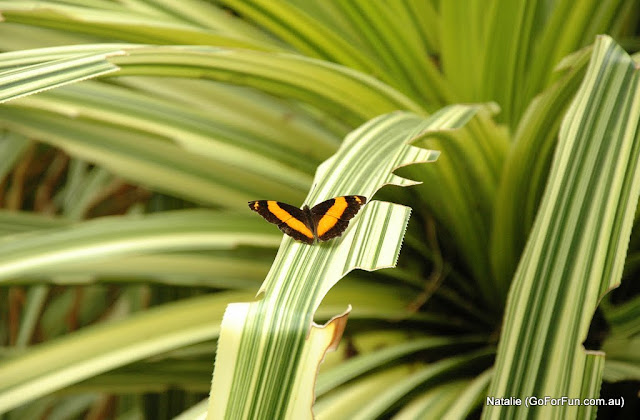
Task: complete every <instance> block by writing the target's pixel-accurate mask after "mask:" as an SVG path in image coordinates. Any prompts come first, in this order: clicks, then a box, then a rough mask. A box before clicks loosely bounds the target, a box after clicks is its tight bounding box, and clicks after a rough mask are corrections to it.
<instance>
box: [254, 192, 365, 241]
mask: <svg viewBox="0 0 640 420" xmlns="http://www.w3.org/2000/svg"><path fill="white" fill-rule="evenodd" d="M366 202H367V198H366V197H363V196H361V195H346V196H341V197H335V198H332V199H330V200H326V201H323V202H322V203H320V204H317V205H315V206H313V207H311V208H309V206H307V205H305V206H304V207H303V208H302V209H299V208H297V207H295V206H292V205H290V204H286V203H281V202H279V201H273V200H256V201H249V208H250V209H251V210H253V211H255V212H257V213H258V214H260V215H261V216H262V217H264V218H265V220H266V221H267V222H270V223H273V224H276V225H278V228H279V229H280V230H281V231H283V232H284V233H286V234H287V235H289V236H291V237H292V238H293V239H295V240H297V241H301V242H304V243H307V244H309V245H311V244H313V243H314V242H315V241H316V240H318V241H328V240H329V239H332V238H335V237H338V236H340V235H342V233H343V232H344V231H345V229H346V228H347V226H348V225H349V220H351V219H352V218H353V217H354V216H355V215H356V214H357V213H358V211H359V210H360V208H361V207H362V206H363V205H364V204H365V203H366Z"/></svg>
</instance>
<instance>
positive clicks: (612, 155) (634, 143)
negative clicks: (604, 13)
mask: <svg viewBox="0 0 640 420" xmlns="http://www.w3.org/2000/svg"><path fill="white" fill-rule="evenodd" d="M639 79H640V77H639V72H638V69H637V67H636V65H635V63H634V62H633V61H632V60H631V58H630V57H629V56H628V55H627V54H626V53H625V52H624V51H623V50H622V49H621V48H620V47H619V46H617V45H616V44H615V43H614V42H613V41H612V40H611V39H610V38H608V37H604V36H602V37H599V38H598V39H597V40H596V43H595V45H594V49H593V54H592V57H591V62H590V64H589V68H588V69H587V74H586V76H585V79H584V81H583V83H582V86H581V87H580V89H579V90H578V93H577V95H576V97H575V98H574V101H573V103H572V104H571V106H570V108H569V110H568V112H567V114H566V116H565V119H564V121H563V124H562V127H561V129H560V137H559V143H558V149H557V151H556V155H555V158H554V161H553V164H552V168H551V173H550V175H549V184H548V185H547V189H546V191H545V195H544V197H543V199H542V204H541V206H540V210H539V212H538V216H537V218H536V222H535V224H534V226H533V231H532V233H531V236H530V238H529V241H528V242H527V246H526V248H525V251H524V254H523V256H522V258H521V260H520V264H519V266H518V270H517V272H516V275H515V278H514V280H513V284H512V287H511V290H510V292H509V298H508V301H507V309H506V314H505V325H504V327H503V331H502V335H501V340H500V345H499V347H498V358H497V361H496V366H495V376H494V378H493V381H492V384H491V387H490V390H489V395H490V396H493V397H510V396H513V397H518V398H522V399H523V401H524V398H526V397H528V396H538V397H544V396H550V397H554V398H555V397H561V396H566V397H569V398H587V397H588V398H597V397H598V392H599V388H600V381H601V376H602V367H603V365H604V357H603V356H604V355H603V354H602V353H595V354H594V353H588V352H585V350H584V348H583V347H582V342H583V341H584V340H585V338H586V335H587V330H588V328H589V324H590V322H591V318H592V316H593V313H594V310H595V308H596V306H597V304H598V301H599V300H600V298H601V297H602V296H603V295H604V294H605V293H606V292H607V291H608V290H609V289H611V288H612V287H615V286H616V285H617V284H618V283H619V281H620V276H621V275H622V268H623V263H624V259H625V254H626V251H627V244H628V240H629V235H630V233H631V226H632V223H633V217H634V213H635V209H636V204H637V201H638V193H639V192H640V173H639V170H640V168H639V163H640V162H639V160H640V136H638V132H639V127H638V124H639V121H640V85H639V83H638V82H639ZM518 410H523V408H520V407H517V406H487V407H486V408H485V411H484V413H483V415H484V418H513V417H514V416H518V415H519V414H518V413H521V411H518ZM527 413H528V414H527V415H528V417H531V418H545V419H547V418H586V417H589V416H591V415H593V414H594V413H595V408H594V407H587V406H560V405H556V406H553V405H546V406H536V407H530V408H528V411H527Z"/></svg>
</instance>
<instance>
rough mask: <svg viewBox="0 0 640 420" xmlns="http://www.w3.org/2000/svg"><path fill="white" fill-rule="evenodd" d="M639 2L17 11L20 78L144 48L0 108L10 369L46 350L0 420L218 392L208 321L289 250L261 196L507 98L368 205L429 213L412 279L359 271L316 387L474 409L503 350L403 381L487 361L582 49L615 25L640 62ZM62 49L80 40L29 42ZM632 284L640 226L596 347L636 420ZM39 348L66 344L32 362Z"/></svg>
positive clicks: (295, 189)
mask: <svg viewBox="0 0 640 420" xmlns="http://www.w3.org/2000/svg"><path fill="white" fill-rule="evenodd" d="M639 7H640V6H639V4H638V2H637V1H632V0H614V1H608V2H595V1H586V0H579V1H563V0H557V1H545V2H543V1H540V2H511V1H500V0H493V1H457V0H456V1H438V0H403V1H397V2H395V1H394V2H382V1H368V0H352V1H327V2H325V1H306V0H250V1H243V0H222V1H214V0H211V1H206V0H187V1H180V2H174V1H163V0H146V1H143V0H120V1H107V0H89V1H74V0H69V1H40V2H31V1H4V0H2V1H0V13H1V15H2V18H3V21H2V22H0V50H1V51H3V52H16V54H18V53H17V52H22V55H13V56H12V55H5V59H4V60H2V62H0V64H1V65H2V69H3V70H7V71H8V70H11V69H15V68H18V67H20V66H26V65H29V64H35V63H42V62H45V61H47V60H53V59H56V58H63V57H66V56H68V55H70V54H72V53H73V54H80V53H86V54H91V53H100V52H103V53H105V54H108V53H110V52H121V51H126V54H124V55H118V54H116V55H112V56H110V57H109V61H110V62H111V63H113V64H115V65H117V66H119V67H120V70H118V71H115V72H112V73H108V74H105V75H104V76H102V77H100V78H98V79H93V80H90V81H89V80H88V81H83V82H81V83H76V84H70V85H67V86H63V87H60V88H56V89H52V90H48V91H45V92H42V93H38V94H35V95H30V96H25V97H24V98H20V99H16V100H13V101H9V102H7V103H5V104H3V105H2V106H0V127H1V129H2V131H1V132H0V180H1V183H0V203H1V206H2V211H1V212H0V234H2V237H1V238H0V253H1V254H0V282H1V283H0V314H1V318H0V342H1V343H2V347H0V352H1V353H0V355H1V357H2V359H3V360H4V362H3V363H4V367H5V368H6V369H11V361H12V360H16V358H20V357H23V356H25V355H26V354H29V353H32V354H34V356H33V359H28V361H29V363H31V365H29V364H24V365H22V366H33V371H32V372H30V373H29V374H25V377H24V378H22V379H21V380H24V381H25V383H29V384H32V385H33V388H35V389H36V390H35V391H33V390H32V391H30V394H29V395H28V396H26V397H25V400H24V401H21V405H20V407H17V408H16V407H14V405H13V404H12V403H11V402H10V401H9V402H7V401H4V403H5V404H6V405H4V406H3V407H5V408H11V410H10V411H8V412H7V413H5V414H3V415H2V417H3V418H6V419H25V418H29V419H31V418H33V419H38V418H42V419H44V418H46V419H67V418H88V419H100V418H118V419H121V418H122V419H125V418H132V419H133V418H148V419H163V418H172V417H173V416H175V415H178V414H180V413H181V412H183V411H184V410H186V409H188V408H189V407H191V406H193V405H194V404H196V403H198V402H200V401H201V400H203V399H204V398H206V396H207V392H208V390H209V386H210V381H211V371H212V362H213V360H214V355H215V349H216V337H217V332H218V331H217V330H216V327H215V326H211V325H210V324H211V323H212V322H214V323H215V322H219V320H220V319H221V315H222V312H223V311H224V308H225V307H226V305H227V304H228V303H231V302H236V301H248V300H251V299H252V298H253V295H254V294H255V291H257V289H258V288H259V285H260V283H261V281H262V280H263V279H264V277H265V275H266V273H267V271H268V269H269V266H270V262H271V261H272V260H273V257H274V255H275V252H276V249H277V246H278V244H279V242H280V237H281V235H280V232H279V231H277V230H276V229H273V228H272V227H271V226H268V225H267V224H266V223H264V222H263V221H261V220H259V219H258V218H257V217H255V215H252V214H249V213H250V212H249V211H248V209H246V207H245V206H246V204H245V203H246V201H248V200H253V199H277V200H280V201H286V202H289V203H292V204H302V201H303V200H304V197H305V195H306V192H307V191H308V190H309V188H310V187H311V183H312V180H313V175H314V171H315V168H316V167H317V166H318V165H319V164H320V163H321V162H322V161H323V160H325V159H326V158H328V157H329V156H331V155H332V154H333V152H335V150H336V149H337V147H338V146H339V144H340V142H341V141H342V139H343V137H344V136H345V135H346V134H347V133H349V132H350V131H352V130H353V129H355V128H356V127H358V126H359V125H361V124H363V123H364V122H366V121H368V120H369V119H371V118H373V117H375V116H377V115H380V114H383V113H386V112H391V111H394V110H397V109H402V110H410V111H413V112H415V113H418V114H421V115H429V114H431V113H433V112H435V111H437V110H438V109H440V108H442V107H443V106H445V105H447V104H453V103H466V102H492V103H494V104H496V105H497V107H495V109H496V113H495V114H493V115H489V113H482V114H481V115H479V116H478V117H477V118H475V119H474V120H472V121H471V122H470V124H469V126H468V128H467V129H466V130H464V131H463V132H461V133H458V134H455V135H451V136H450V137H446V138H444V137H443V138H432V139H429V140H428V141H426V142H425V144H424V146H427V147H429V148H432V149H437V150H441V151H442V155H441V158H440V160H439V161H438V163H437V164H433V165H425V166H424V167H422V166H421V167H410V168H403V169H401V170H399V171H398V173H399V174H401V175H403V176H407V177H409V178H412V179H416V180H420V181H423V182H424V183H423V184H422V185H420V186H418V187H412V188H407V189H399V188H388V189H383V190H382V191H381V192H380V193H379V194H377V195H376V198H379V199H384V200H390V201H394V202H398V203H401V204H405V205H409V206H411V207H412V208H413V215H412V218H411V221H410V224H409V228H408V230H407V233H406V237H405V244H404V246H403V249H402V252H401V256H400V261H399V267H398V268H397V269H389V270H383V271H380V272H376V273H364V272H355V273H352V274H351V275H349V277H348V279H346V280H344V281H342V282H341V283H340V284H339V285H338V286H336V287H335V288H334V289H333V290H332V291H331V292H330V294H329V295H328V296H327V299H326V301H325V303H324V306H323V307H321V309H320V311H319V313H318V314H317V319H318V320H323V319H327V318H328V317H331V316H333V315H334V314H335V313H338V312H341V311H342V310H343V309H344V308H345V307H346V305H347V304H352V305H353V306H354V311H353V313H352V315H351V317H350V321H349V324H348V328H347V331H346V333H345V334H346V335H345V337H344V338H343V342H342V344H341V347H340V349H339V350H338V351H337V352H336V353H335V354H331V355H330V356H329V357H328V359H327V360H326V362H325V363H324V364H323V367H322V370H321V375H320V377H319V379H318V390H317V391H318V392H317V396H318V400H317V404H316V413H318V416H319V417H322V413H330V412H332V411H331V410H342V411H339V412H342V413H349V411H348V410H355V409H356V407H357V406H358V404H361V405H362V406H365V405H366V404H367V401H369V400H371V399H372V398H374V397H375V395H377V394H378V393H383V391H384V390H387V389H390V388H396V387H397V388H396V389H398V390H401V391H399V392H400V396H401V398H396V399H395V400H394V399H393V398H389V402H388V406H387V409H386V410H385V411H384V415H385V416H388V415H390V414H391V413H395V414H396V415H397V416H398V418H402V416H406V418H414V417H411V415H412V414H411V413H414V414H415V413H417V412H419V410H418V411H416V410H417V409H416V408H415V407H420V409H421V410H422V409H424V407H429V410H432V411H430V412H431V413H441V414H442V415H445V414H447V413H448V414H449V415H452V416H454V417H465V416H472V417H477V416H479V414H480V412H481V410H482V402H483V400H482V398H483V396H484V395H485V394H486V389H487V386H488V383H489V380H490V374H491V370H490V368H491V366H492V357H468V358H467V359H464V361H463V362H460V364H458V365H455V366H453V367H452V369H451V370H450V371H449V370H447V369H445V370H444V371H443V372H444V374H442V375H441V376H438V377H435V378H433V380H432V381H431V382H429V383H428V385H425V383H421V384H420V386H416V387H413V388H412V387H411V386H410V385H407V383H406V382H405V381H404V380H405V379H406V378H407V377H408V375H409V374H410V373H411V372H412V370H414V369H416V368H417V366H422V365H424V364H428V363H437V362H438V361H442V360H447V359H446V358H448V357H451V356H460V357H461V358H464V357H466V356H468V355H470V354H473V353H472V352H473V351H477V350H478V349H480V350H484V351H486V352H488V354H489V355H491V354H493V352H495V345H496V343H497V341H498V338H499V336H500V328H501V322H502V316H503V312H504V307H505V299H506V296H507V292H508V290H509V285H510V282H511V279H512V277H513V274H514V272H515V268H516V266H517V264H518V261H519V257H520V254H521V252H522V249H523V248H524V245H525V243H526V240H527V237H528V234H529V231H530V229H531V226H532V224H533V221H534V218H535V215H536V210H537V208H538V205H539V202H540V199H541V196H542V193H543V191H544V187H545V185H546V180H547V175H548V171H549V167H550V165H551V160H552V157H553V152H554V150H555V144H556V139H557V134H558V130H559V126H560V122H561V120H562V117H563V115H564V111H565V110H566V108H567V106H568V105H569V103H570V101H571V99H572V97H573V95H574V93H575V92H576V90H577V89H578V86H579V84H580V82H581V80H582V77H583V76H584V72H585V69H586V63H587V60H588V58H589V51H590V50H589V48H590V45H591V44H592V43H593V42H594V39H595V36H596V35H597V34H601V33H606V34H610V35H611V36H612V37H613V38H614V39H615V40H616V42H618V43H619V44H620V45H622V46H623V47H624V48H625V49H626V50H627V51H628V52H630V53H635V52H636V50H637V49H638V46H640V43H639V41H638V11H639ZM97 44H102V45H101V46H99V45H97ZM157 45H160V46H162V45H166V46H181V45H183V46H190V47H188V48H186V47H185V48H182V49H179V48H174V47H166V48H157V47H153V46H157ZM46 47H65V48H61V49H55V48H54V49H49V50H37V51H35V50H34V49H41V48H46ZM28 50H34V51H28ZM498 108H499V111H498ZM310 204H311V203H310ZM639 270H640V235H639V234H638V232H637V230H635V229H634V231H633V233H632V236H631V241H630V246H629V252H628V258H627V261H626V264H625V270H624V274H623V279H622V283H621V286H620V287H619V288H617V289H615V290H614V291H613V292H611V293H609V294H608V295H607V296H606V297H605V299H604V300H603V301H602V303H601V307H600V308H599V309H598V311H597V312H596V315H595V318H594V321H593V323H592V327H591V330H590V335H589V337H588V339H587V347H588V348H596V349H600V348H604V349H605V350H606V351H607V362H606V365H605V372H604V379H605V382H604V384H603V387H602V391H601V392H602V394H603V395H605V396H606V395H614V396H619V395H624V396H625V398H626V402H627V405H626V406H625V408H624V409H619V410H615V409H612V408H607V409H605V408H601V409H600V410H599V411H598V415H599V416H601V418H615V416H618V418H632V416H633V414H632V413H634V411H633V410H636V409H637V408H638V405H639V403H638V400H637V398H638V397H637V393H638V389H639V387H638V384H639V382H638V380H640V372H639V371H640V360H639V359H638V354H640V351H638V349H639V348H640V347H639V346H640V344H639V340H638V332H639V331H640V325H639V324H638V322H639V321H638V319H640V316H638V315H639V314H640V297H639V295H640V294H639V291H640V289H639V286H638V285H639V284H640V283H639V282H638V281H637V276H638V271H639ZM206 299H208V300H206ZM181 304H182V306H180V305H181ZM576 304H579V302H576ZM151 308H153V309H151ZM141 313H144V314H145V315H144V316H146V318H144V319H143V318H140V317H138V318H134V317H132V315H133V314H138V315H140V314H141ZM216 317H217V318H216ZM131 319H133V320H134V321H132V323H131V325H130V324H127V321H128V320H131ZM134 322H137V323H138V324H135V325H133V323H134ZM129 327H131V329H130V330H126V328H129ZM125 330H126V331H125ZM127 331H128V332H127ZM83 333H85V334H87V335H84V336H83V335H82V334H83ZM127 334H129V335H127ZM163 334H164V335H163ZM470 335H473V336H474V337H475V338H474V339H469V337H470ZM478 337H479V338H478ZM74 339H77V340H79V341H77V342H74V341H73V340H74ZM83 339H86V340H94V341H91V342H92V343H95V347H92V348H88V347H86V346H84V344H86V343H87V342H88V341H82V340H83ZM78 343H83V346H80V345H79V344H78ZM107 343H108V344H107ZM134 344H135V345H134ZM43 345H49V346H53V347H47V349H49V350H51V349H53V348H54V347H55V346H58V347H56V349H57V351H59V354H58V353H49V356H47V357H51V358H50V359H38V355H39V353H37V352H34V349H36V350H37V349H39V348H43ZM125 353H126V355H125ZM53 354H55V355H56V356H55V357H53V356H52V355H53ZM364 356H368V357H369V358H360V357H364ZM110 357H113V358H115V359H117V361H115V362H110V363H107V362H105V360H112V359H110ZM23 360H26V359H23ZM461 360H462V359H461ZM358 361H362V363H361V364H360V365H358V364H357V363H358ZM25 363H26V362H25ZM83 363H84V364H83ZM65 366H75V367H78V369H80V367H81V366H82V369H83V373H82V374H69V372H67V371H65V370H64V369H65ZM454 368H455V369H454ZM0 372H1V370H0ZM5 372H8V370H7V371H5ZM56 375H62V376H65V375H68V376H67V378H69V379H68V380H58V379H56V378H58V377H59V376H56ZM341 375H342V376H341ZM8 377H9V376H6V377H5V378H8ZM3 380H4V379H3V377H2V376H0V391H2V392H6V394H4V395H7V396H9V397H8V398H9V399H11V398H13V397H11V394H10V391H11V387H12V386H15V384H13V383H12V384H10V385H9V384H8V382H5V384H4V386H3V384H2V382H3ZM28 381H32V382H28ZM402 390H404V391H402ZM356 401H357V402H356ZM0 403H3V402H2V399H1V397H0ZM456 404H458V408H460V407H463V409H460V410H459V412H452V411H451V410H452V407H454V406H455V405H456ZM412 410H413V411H412ZM0 411H2V410H0ZM356 414H357V413H355V412H352V413H351V414H349V415H350V416H351V418H355V416H356ZM325 418H328V417H325ZM333 418H336V417H333ZM345 418H349V417H345Z"/></svg>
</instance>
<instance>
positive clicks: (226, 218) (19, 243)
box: [0, 210, 278, 283]
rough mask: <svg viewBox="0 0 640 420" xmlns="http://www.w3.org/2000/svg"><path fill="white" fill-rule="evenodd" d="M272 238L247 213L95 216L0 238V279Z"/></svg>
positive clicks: (274, 237) (260, 242) (261, 243)
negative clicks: (77, 265)
mask: <svg viewBox="0 0 640 420" xmlns="http://www.w3.org/2000/svg"><path fill="white" fill-rule="evenodd" d="M261 231H262V233H259V232H261ZM277 241H278V235H274V232H272V231H270V230H269V229H268V226H264V224H263V223H261V221H260V220H256V219H255V218H253V217H251V215H249V214H246V215H233V214H224V213H219V212H213V211H207V210H184V211H175V212H165V213H158V214H153V215H148V216H144V217H141V216H130V217H125V218H123V217H114V218H103V219H95V220H92V221H87V222H82V223H77V224H73V225H71V226H69V227H62V228H54V229H43V230H39V231H36V232H27V233H24V234H16V235H6V236H4V237H0V255H2V256H3V259H2V261H0V283H1V282H2V281H4V280H7V279H11V278H12V277H14V276H43V275H44V274H47V273H51V272H56V270H60V271H61V272H65V270H66V268H65V267H67V266H69V269H70V270H72V269H73V266H74V264H81V265H82V264H88V265H91V263H93V264H99V263H100V262H101V261H100V260H101V259H102V260H103V261H102V262H105V261H104V259H106V258H114V257H118V256H127V258H129V257H130V256H131V255H136V254H137V255H140V254H151V253H154V252H158V251H161V252H171V251H181V250H182V251H184V250H198V249H231V248H234V247H236V246H238V245H240V244H251V245H257V246H269V245H275V244H276V243H277ZM87 261H90V262H87ZM112 261H113V260H112Z"/></svg>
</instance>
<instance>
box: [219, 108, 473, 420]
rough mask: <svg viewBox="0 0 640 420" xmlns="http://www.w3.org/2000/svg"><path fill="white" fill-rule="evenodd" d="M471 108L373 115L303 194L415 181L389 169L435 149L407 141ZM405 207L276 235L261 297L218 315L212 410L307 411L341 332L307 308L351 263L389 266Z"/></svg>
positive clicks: (374, 206)
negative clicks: (326, 238)
mask: <svg viewBox="0 0 640 420" xmlns="http://www.w3.org/2000/svg"><path fill="white" fill-rule="evenodd" d="M474 111H475V110H474V108H469V107H451V108H448V109H445V110H443V111H442V112H440V113H438V114H436V115H434V116H432V117H431V118H429V119H426V120H425V119H422V118H420V117H418V116H415V115H411V114H407V113H402V112H398V113H392V114H388V115H384V116H381V117H379V118H376V119H374V120H372V121H371V122H369V123H367V124H365V125H364V126H362V127H360V128H359V129H358V130H356V131H354V132H353V133H351V134H350V135H349V136H348V137H347V138H346V139H345V141H344V142H343V144H342V147H341V148H340V149H339V151H338V152H337V153H336V155H334V156H333V157H332V158H330V159H329V160H327V161H326V162H325V163H323V164H322V165H321V166H320V167H319V168H318V172H317V173H316V182H317V184H316V185H315V188H314V189H313V190H312V191H311V193H310V194H309V197H308V198H307V202H308V203H309V204H314V203H317V202H319V201H322V200H324V199H327V198H330V197H333V196H338V195H344V194H364V195H365V196H367V197H371V196H372V195H373V194H374V193H375V191H377V190H378V189H379V188H381V187H382V186H383V185H385V184H395V185H411V184H414V183H415V182H412V181H409V180H406V179H403V178H400V177H398V176H396V175H394V174H392V171H393V170H394V169H396V168H398V167H400V166H404V165H407V164H410V163H415V162H424V161H429V160H432V159H433V158H434V157H435V156H437V154H435V153H434V152H431V151H429V150H426V149H418V148H415V147H412V146H408V145H406V142H407V141H409V140H411V139H413V138H415V137H416V136H419V135H424V133H425V132H427V131H433V130H439V129H452V128H456V127H459V126H460V125H462V124H464V123H466V122H467V120H468V119H469V118H470V117H471V116H472V115H473V113H474ZM408 215H409V213H408V209H407V208H403V207H402V206H397V205H391V204H389V203H383V202H375V201H374V202H371V203H369V204H368V205H367V206H366V207H365V208H364V209H363V211H362V214H361V215H360V216H359V217H358V218H357V220H354V221H352V223H351V226H350V229H349V231H348V232H347V234H346V235H345V236H344V237H342V238H340V239H339V240H335V241H333V242H331V243H327V244H320V245H316V246H308V245H305V244H301V243H295V242H294V241H293V240H292V239H291V238H288V237H287V238H285V239H284V240H283V242H282V245H281V247H280V250H279V252H278V255H277V256H276V260H275V262H274V264H273V266H272V269H271V271H270V273H269V275H268V276H267V278H266V280H265V282H264V283H263V285H262V288H261V293H263V294H264V297H263V299H262V300H260V301H258V302H255V303H251V304H233V305H230V307H229V309H228V310H227V312H226V313H225V318H224V320H223V329H222V337H221V341H220V345H219V349H218V354H217V357H216V370H215V373H214V379H213V384H212V391H211V400H210V405H209V414H208V417H209V418H233V419H239V418H246V417H248V418H251V417H253V416H255V415H257V414H258V413H259V414H260V416H263V417H265V418H286V417H287V416H289V418H305V417H309V416H310V415H311V407H310V404H311V402H312V401H313V382H314V378H315V370H316V366H317V365H318V364H319V362H320V360H321V359H322V357H323V356H324V352H325V351H326V349H327V347H328V346H329V345H330V344H331V343H334V342H335V340H339V334H340V333H339V330H332V329H331V328H332V327H334V326H335V325H334V324H335V323H332V324H329V325H328V327H329V329H325V330H320V329H318V328H316V327H312V328H310V325H311V323H312V320H313V313H314V311H315V309H316V308H317V307H318V305H319V303H320V301H321V300H322V298H323V297H324V295H325V294H326V293H327V292H328V291H329V289H330V288H331V287H332V286H333V285H334V284H335V283H336V282H337V281H338V280H339V279H340V278H341V277H342V276H344V275H345V274H346V273H348V272H349V271H351V270H352V269H354V268H363V269H366V270H374V269H377V268H381V267H389V266H393V265H394V264H395V261H396V258H397V254H398V252H399V249H400V245H401V241H402V237H403V233H404V228H405V225H406V222H407V219H408ZM320 331H323V332H322V333H321V332H320ZM310 334H311V336H313V337H314V338H315V336H317V335H318V334H322V335H321V337H322V336H324V337H325V338H323V339H322V340H321V341H323V342H324V344H322V347H318V346H313V345H312V343H310V342H309V341H307V340H306V339H305V338H306V337H309V335H310ZM336 334H337V336H336ZM312 355H313V356H312Z"/></svg>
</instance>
